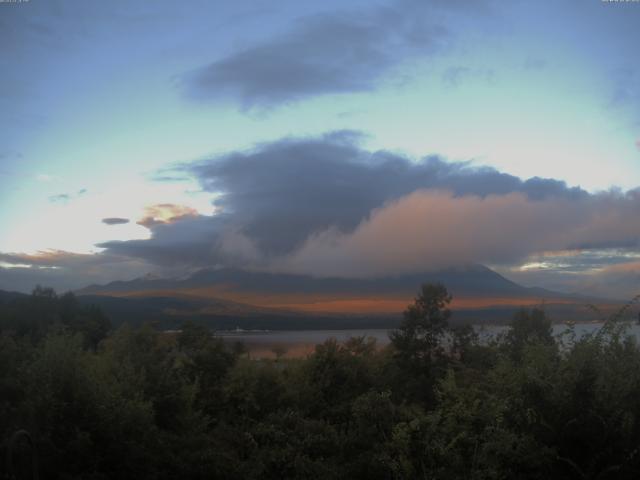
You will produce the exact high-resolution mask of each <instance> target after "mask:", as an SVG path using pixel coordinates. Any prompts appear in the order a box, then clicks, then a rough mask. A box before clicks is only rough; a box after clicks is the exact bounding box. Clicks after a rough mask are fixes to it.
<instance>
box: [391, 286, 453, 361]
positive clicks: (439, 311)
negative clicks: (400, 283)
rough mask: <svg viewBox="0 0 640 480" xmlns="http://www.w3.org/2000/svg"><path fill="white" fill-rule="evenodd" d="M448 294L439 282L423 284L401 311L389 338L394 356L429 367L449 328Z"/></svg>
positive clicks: (449, 296) (439, 351)
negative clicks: (396, 326) (400, 319)
mask: <svg viewBox="0 0 640 480" xmlns="http://www.w3.org/2000/svg"><path fill="white" fill-rule="evenodd" d="M451 299H452V297H451V295H450V294H449V292H448V291H447V289H446V288H445V287H444V285H442V284H439V283H437V284H424V285H422V287H421V289H420V293H419V294H418V296H417V297H416V299H415V300H414V302H413V304H412V305H409V307H407V309H406V310H405V311H404V319H403V321H402V323H401V325H400V328H399V329H398V330H395V331H393V332H391V334H390V338H391V342H392V344H393V346H394V347H395V349H396V351H397V357H399V358H401V359H402V360H404V361H405V362H407V363H412V364H416V365H420V366H426V367H428V366H429V365H430V364H431V360H432V359H433V357H434V356H435V355H438V354H439V353H442V352H441V346H440V343H441V340H442V338H443V336H444V335H445V333H446V331H447V328H448V325H449V324H448V321H449V317H450V316H451V311H450V310H449V309H448V308H447V306H448V305H449V303H451Z"/></svg>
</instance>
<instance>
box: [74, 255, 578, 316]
mask: <svg viewBox="0 0 640 480" xmlns="http://www.w3.org/2000/svg"><path fill="white" fill-rule="evenodd" d="M434 282H440V283H443V284H444V285H445V286H446V287H447V289H448V290H449V291H450V292H451V293H452V295H453V297H454V303H453V307H454V308H456V309H470V308H471V309H473V308H486V307H489V306H512V307H513V306H520V305H532V304H538V303H540V302H541V301H546V302H552V303H575V302H576V300H577V298H575V297H570V296H569V295H566V294H561V293H558V292H553V291H549V290H544V289H541V288H527V287H523V286H521V285H518V284H517V283H515V282H512V281H510V280H508V279H506V278H505V277H503V276H501V275H499V274H498V273H496V272H494V271H493V270H491V269H489V268H487V267H485V266H483V265H468V266H465V267H458V268H449V269H445V270H440V271H435V272H425V273H414V274H407V275H396V276H387V277H380V278H373V279H348V278H316V277H312V276H307V275H292V274H280V273H266V272H252V271H246V270H239V269H205V270H199V271H197V272H195V273H193V274H192V275H190V276H188V277H186V278H181V279H166V278H164V279H162V278H149V277H142V278H137V279H134V280H131V281H117V282H112V283H109V284H107V285H91V286H89V287H86V288H84V289H82V290H78V291H77V292H76V293H77V294H78V295H93V296H111V297H126V298H151V297H154V298H174V299H178V298H179V299H182V300H184V301H186V299H189V301H191V302H196V303H197V302H205V304H206V305H205V304H203V305H200V306H199V307H198V310H199V311H204V310H203V309H207V310H208V312H209V313H230V310H229V309H228V307H229V304H225V302H232V303H233V304H234V305H235V309H236V313H239V312H240V311H243V312H244V313H245V314H247V313H251V314H256V313H260V314H276V313H279V314H283V313H285V312H288V313H291V312H297V313H306V314H323V315H324V314H367V315H379V314H398V313H400V312H402V311H403V310H404V308H405V307H406V305H407V304H408V303H409V302H411V300H412V299H413V297H414V296H415V294H416V293H417V291H418V289H419V287H420V285H421V284H423V283H434ZM207 302H208V303H207ZM212 302H213V304H215V305H213V304H212ZM240 306H241V307H240ZM238 309H239V310H238ZM265 309H266V310H265ZM222 310H224V311H222ZM192 311H193V309H192Z"/></svg>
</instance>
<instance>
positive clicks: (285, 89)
mask: <svg viewBox="0 0 640 480" xmlns="http://www.w3.org/2000/svg"><path fill="white" fill-rule="evenodd" d="M474 3H475V2H474ZM440 8H448V5H447V4H446V3H444V2H439V1H433V0H432V1H428V2H427V1H423V2H416V1H399V2H393V3H391V4H390V5H388V6H384V7H380V6H377V7H374V8H369V9H367V10H360V11H343V12H339V13H331V14H317V15H313V16H308V17H304V18H301V19H299V20H298V21H297V22H296V23H295V25H294V26H293V27H292V28H291V29H290V30H289V31H287V32H285V33H282V34H280V35H277V36H275V37H272V38H270V39H267V40H265V41H264V42H262V43H259V44H256V45H253V46H251V47H248V48H245V49H242V50H239V51H236V52H233V53H231V54H229V55H227V56H226V57H223V58H221V59H218V60H216V61H214V62H212V63H211V64H209V65H206V66H204V67H201V68H199V69H197V70H195V71H194V72H191V73H190V74H188V75H187V76H186V77H185V81H186V85H187V89H188V91H189V93H190V94H192V95H195V96H196V97H197V98H199V99H202V98H210V99H220V98H228V97H231V98H234V99H236V100H238V101H239V102H240V103H241V105H242V106H243V108H245V109H247V108H251V107H254V106H272V105H276V104H280V103H283V102H289V101H295V100H299V99H302V98H305V97H309V96H314V95H322V94H336V93H349V92H361V91H367V90H371V89H373V88H374V87H375V86H376V85H377V84H378V82H379V80H380V78H381V76H382V75H383V74H385V73H387V72H388V71H389V70H390V69H391V68H392V67H394V66H395V65H397V64H399V63H400V62H402V61H403V60H406V59H407V58H409V57H412V56H415V55H421V56H424V55H430V54H433V53H434V52H436V51H438V49H439V48H440V47H441V46H442V45H443V44H444V43H445V42H446V41H447V40H448V38H449V35H450V34H449V32H448V31H447V30H446V29H445V28H444V27H443V26H442V25H441V24H439V23H438V22H437V20H435V19H436V18H437V11H438V9H440ZM455 10H456V9H454V11H455Z"/></svg>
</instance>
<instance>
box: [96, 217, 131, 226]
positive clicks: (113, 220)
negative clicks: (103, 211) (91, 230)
mask: <svg viewBox="0 0 640 480" xmlns="http://www.w3.org/2000/svg"><path fill="white" fill-rule="evenodd" d="M102 223H104V224H105V225H122V224H125V223H129V219H128V218H119V217H108V218H103V219H102Z"/></svg>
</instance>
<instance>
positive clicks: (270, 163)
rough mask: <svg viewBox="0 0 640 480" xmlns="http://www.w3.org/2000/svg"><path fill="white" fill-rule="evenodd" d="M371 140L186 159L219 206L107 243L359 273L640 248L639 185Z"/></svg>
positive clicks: (210, 261)
mask: <svg viewBox="0 0 640 480" xmlns="http://www.w3.org/2000/svg"><path fill="white" fill-rule="evenodd" d="M359 139H360V136H359V134H358V133H357V132H350V131H342V132H334V133H331V134H327V135H325V136H322V137H319V138H288V139H282V140H279V141H275V142H271V143H265V144H261V145H258V146H256V147H255V148H254V149H252V150H248V151H238V152H231V153H228V154H225V155H219V156H216V157H214V158H211V159H207V160H203V161H199V162H195V163H190V164H185V165H183V166H181V167H180V168H179V170H180V172H182V173H188V174H190V175H192V176H194V177H195V178H196V179H197V180H198V181H199V182H200V184H201V186H202V188H203V189H204V190H205V191H209V192H211V193H212V194H214V193H215V194H216V197H215V198H216V199H215V201H214V206H215V207H216V212H217V213H216V214H215V215H214V216H204V215H198V214H197V213H196V212H182V211H178V210H179V209H178V210H176V208H175V207H176V206H172V208H171V209H167V208H168V206H166V205H165V206H161V205H160V206H155V207H153V208H154V209H156V210H157V211H156V210H154V211H153V212H152V211H151V210H150V215H149V218H153V219H156V218H162V219H163V221H152V222H148V225H147V226H148V228H150V230H151V232H152V238H151V239H149V240H133V241H122V242H107V243H103V244H101V245H100V247H103V248H106V251H107V252H108V253H110V254H117V255H122V256H131V257H134V258H139V259H144V260H145V261H147V262H150V263H153V264H158V265H170V266H178V265H185V266H188V267H191V268H196V267H208V266H236V267H247V266H248V267H251V268H257V269H276V270H277V269H285V270H286V269H288V270H290V271H296V272H300V273H305V272H306V273H314V272H316V273H320V274H332V273H333V274H340V275H344V274H348V273H349V272H350V275H351V276H353V275H358V274H365V275H366V274H381V273H384V271H385V270H386V271H392V270H394V268H395V269H396V270H397V269H398V268H399V269H401V270H402V269H404V270H407V271H410V270H412V269H414V268H428V267H429V265H432V266H433V265H435V264H436V263H437V264H438V266H439V267H440V266H443V265H440V264H441V263H442V262H445V263H446V262H455V261H456V258H463V259H464V261H471V262H472V261H487V262H510V261H516V260H518V259H522V258H524V257H526V256H527V255H529V254H531V253H534V252H538V251H542V250H548V249H561V248H573V247H577V246H585V245H587V244H589V248H593V247H599V248H603V247H610V246H618V247H620V246H628V245H630V244H634V242H636V243H635V244H634V245H635V246H636V247H637V241H638V238H640V225H638V221H637V220H636V219H635V217H634V215H633V212H634V211H636V210H637V209H638V208H640V198H639V195H638V192H634V191H631V192H626V193H625V192H616V191H612V192H604V193H600V194H590V193H588V192H586V191H585V190H582V189H581V188H579V187H569V186H567V185H566V183H564V182H562V181H558V180H554V179H543V178H538V177H534V178H531V179H528V180H521V179H519V178H518V177H515V176H513V175H509V174H506V173H502V172H499V171H497V170H495V169H493V168H488V167H478V166H475V165H473V164H472V163H469V162H447V161H445V160H444V159H442V158H440V157H438V156H428V157H425V158H422V159H420V160H417V161H415V160H413V159H410V158H408V157H405V156H403V155H399V154H394V153H390V152H387V151H377V152H372V151H369V150H367V149H364V148H362V147H360V146H359V143H358V142H359ZM160 207H162V208H160ZM165 207H166V208H165ZM166 212H169V213H166ZM500 212H502V213H500ZM151 213H153V215H151ZM393 231H395V233H393V234H390V233H389V232H393ZM376 238H378V239H380V241H377V240H375V239H376ZM376 251H377V252H384V255H382V254H381V255H379V257H380V258H379V259H377V260H376V253H375V252H376ZM396 251H397V252H396ZM363 252H366V253H363ZM394 252H396V253H398V254H399V255H401V256H402V258H401V259H400V258H398V257H396V256H394V255H396V253H394ZM356 257H358V260H357V261H355V260H354V258H356ZM383 257H384V261H382V258H383ZM345 269H346V270H348V271H349V272H346V271H345Z"/></svg>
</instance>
